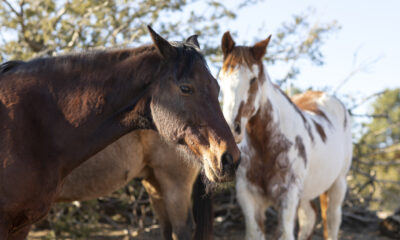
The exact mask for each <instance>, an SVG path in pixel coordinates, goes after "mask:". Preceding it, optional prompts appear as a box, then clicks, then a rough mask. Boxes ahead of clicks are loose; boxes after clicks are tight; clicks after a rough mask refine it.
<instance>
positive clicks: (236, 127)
mask: <svg viewBox="0 0 400 240" xmlns="http://www.w3.org/2000/svg"><path fill="white" fill-rule="evenodd" d="M234 130H235V132H236V133H237V134H240V132H241V131H242V129H240V124H238V123H235V128H234Z"/></svg>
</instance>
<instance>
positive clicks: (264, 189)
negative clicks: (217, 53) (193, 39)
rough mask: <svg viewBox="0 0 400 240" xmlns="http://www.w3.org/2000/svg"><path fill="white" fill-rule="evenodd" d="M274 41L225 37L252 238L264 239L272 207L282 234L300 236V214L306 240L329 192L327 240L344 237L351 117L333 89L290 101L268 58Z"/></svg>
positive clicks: (228, 101)
mask: <svg viewBox="0 0 400 240" xmlns="http://www.w3.org/2000/svg"><path fill="white" fill-rule="evenodd" d="M269 40H270V37H268V38H267V39H265V40H263V41H261V42H258V43H256V44H255V45H254V46H251V47H245V46H236V45H235V42H234V41H233V39H232V37H231V35H230V34H229V32H226V33H225V34H224V36H223V38H222V50H223V54H224V63H223V67H222V70H221V72H220V75H219V77H220V82H221V88H222V94H223V97H222V100H223V113H224V116H225V118H226V119H227V122H228V124H229V125H230V127H231V130H232V131H233V133H234V137H235V140H236V141H237V142H238V143H240V144H239V148H240V149H241V151H242V158H243V159H242V162H241V164H240V165H239V168H238V170H237V172H236V175H237V180H236V189H237V198H238V202H239V204H240V206H241V207H242V210H243V212H244V214H245V219H246V239H264V238H265V229H264V220H265V214H264V213H265V210H266V209H267V207H269V206H275V207H276V208H277V209H278V211H279V214H278V228H277V233H276V238H278V239H294V233H293V229H294V224H295V218H296V212H297V214H298V217H299V226H300V229H299V235H298V239H307V238H308V237H310V235H311V234H312V230H313V226H314V223H315V219H316V216H315V212H314V210H313V208H312V206H311V203H310V201H311V200H312V199H314V198H316V197H318V196H319V195H321V194H325V193H326V194H327V200H328V209H327V223H328V229H327V230H328V233H327V234H328V236H326V237H327V238H328V239H337V238H338V231H339V226H340V222H341V204H342V202H343V199H344V197H345V193H346V188H347V185H346V174H347V172H348V170H349V168H350V164H351V158H352V141H351V139H352V138H351V131H350V127H351V124H350V116H349V114H348V112H347V110H346V109H345V107H344V105H343V104H342V103H341V102H340V101H339V100H338V99H337V98H335V97H333V96H329V95H328V94H326V93H323V92H315V91H307V92H305V93H303V94H301V95H298V96H295V97H293V98H292V99H290V98H288V97H287V95H286V94H285V93H284V92H283V91H281V90H280V89H279V88H278V87H277V86H275V85H274V84H273V83H272V82H271V80H270V78H269V76H268V73H267V70H266V69H265V67H264V65H263V62H262V58H263V56H264V55H265V53H266V48H267V45H268V43H269ZM323 199H325V198H323ZM324 202H325V201H324ZM322 206H326V205H324V204H322ZM323 215H324V214H323Z"/></svg>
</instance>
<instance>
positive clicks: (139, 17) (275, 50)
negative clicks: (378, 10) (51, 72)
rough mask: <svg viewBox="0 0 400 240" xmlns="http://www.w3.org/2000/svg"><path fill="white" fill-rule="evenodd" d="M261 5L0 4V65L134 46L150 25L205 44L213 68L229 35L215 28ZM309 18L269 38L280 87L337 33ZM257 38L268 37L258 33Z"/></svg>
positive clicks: (170, 0) (9, 0) (297, 18)
mask: <svg viewBox="0 0 400 240" xmlns="http://www.w3.org/2000/svg"><path fill="white" fill-rule="evenodd" d="M260 1H262V0H252V1H246V0H241V1H239V2H238V3H237V4H236V5H235V4H229V7H228V6H227V5H228V4H226V3H225V2H224V1H222V0H207V1H197V0H167V1H157V0H151V1H148V0H140V1H134V2H132V1H128V0H121V1H115V0H108V1H98V0H88V1H84V2H82V1H79V0H59V1H55V0H30V1H26V0H3V1H2V2H1V3H0V23H1V24H0V41H2V42H0V62H2V61H5V60H12V59H21V60H27V59H30V58H32V57H36V56H41V55H57V54H60V53H64V52H70V51H79V50H87V49H98V48H104V47H124V46H128V45H135V46H137V45H139V44H141V43H144V42H149V40H150V39H149V37H148V34H147V29H146V25H147V24H153V25H154V27H155V29H157V30H158V31H159V32H160V33H161V34H162V35H163V36H166V37H167V38H170V39H177V40H180V39H184V38H185V37H188V36H190V35H192V34H198V35H200V39H207V41H204V42H205V43H204V44H202V50H203V52H204V54H205V55H206V56H207V57H208V59H209V60H210V61H211V62H212V64H214V66H216V67H218V66H220V65H221V64H222V52H221V50H220V47H219V44H220V37H221V36H222V33H223V32H224V31H226V30H229V29H222V27H221V26H220V25H219V22H221V21H223V20H233V19H235V18H236V14H235V12H236V11H239V10H240V9H241V8H245V7H246V6H249V5H252V4H256V3H258V2H260ZM310 15H312V13H311V12H310V11H307V12H304V13H301V14H297V15H294V16H293V19H292V20H291V21H288V22H285V23H283V24H282V27H281V28H279V29H278V30H277V32H274V33H273V35H274V38H273V39H272V42H271V44H270V46H269V50H268V52H269V54H268V56H267V57H266V59H265V60H267V61H268V62H269V63H270V64H276V63H279V62H283V63H285V64H288V65H290V66H291V68H290V70H289V71H288V73H287V74H286V77H284V78H283V79H280V80H279V81H278V83H279V84H280V85H281V84H283V83H285V81H286V80H287V79H294V78H296V76H297V74H298V73H299V71H300V69H299V68H298V67H297V64H298V62H299V61H300V60H305V61H311V62H312V63H314V64H317V65H322V64H323V55H322V53H321V51H320V47H321V46H322V45H323V43H324V40H326V38H327V36H328V35H329V34H330V33H332V32H333V31H336V30H338V29H339V28H340V27H339V26H338V24H337V23H336V22H335V21H332V22H330V23H314V24H313V23H311V22H310V19H309V17H310ZM260 32H262V35H266V34H267V33H268V32H267V31H266V30H265V29H262V28H261V29H260ZM233 34H234V35H235V34H236V33H233ZM260 35H261V34H260ZM258 40H259V39H258Z"/></svg>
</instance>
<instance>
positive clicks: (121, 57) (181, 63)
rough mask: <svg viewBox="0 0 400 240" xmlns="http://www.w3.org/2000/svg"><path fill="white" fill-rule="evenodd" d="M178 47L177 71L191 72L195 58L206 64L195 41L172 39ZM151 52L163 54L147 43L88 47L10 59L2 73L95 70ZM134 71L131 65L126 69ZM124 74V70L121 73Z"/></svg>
mask: <svg viewBox="0 0 400 240" xmlns="http://www.w3.org/2000/svg"><path fill="white" fill-rule="evenodd" d="M171 44H172V45H173V46H174V47H175V48H176V49H177V52H178V57H177V59H176V60H177V61H176V63H177V65H176V68H177V74H178V76H180V77H182V76H185V75H187V74H188V73H189V72H190V71H191V69H192V66H193V64H194V62H195V61H197V60H201V61H202V62H203V63H204V64H205V65H206V61H205V60H204V57H203V56H202V55H201V54H200V53H199V52H198V51H197V50H196V49H195V48H194V47H193V46H192V45H191V44H187V43H184V42H171ZM141 55H151V56H153V57H154V58H160V57H161V56H160V55H159V53H158V51H157V49H156V47H155V46H154V45H144V46H141V47H137V48H128V49H108V50H98V51H88V52H82V53H75V54H66V55H60V56H55V57H39V58H34V59H32V60H29V61H26V62H24V61H18V60H16V61H9V62H5V63H3V64H1V65H0V76H1V75H2V74H5V73H8V74H12V73H39V72H54V71H60V70H61V71H64V72H70V71H74V72H77V71H81V72H91V71H94V70H96V69H105V68H106V69H107V68H109V67H110V66H112V65H114V64H116V63H118V62H121V61H130V59H131V57H132V56H136V57H138V56H141ZM126 70H127V71H130V69H126ZM120 74H121V75H124V73H123V72H121V73H120Z"/></svg>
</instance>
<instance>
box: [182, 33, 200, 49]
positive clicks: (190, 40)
mask: <svg viewBox="0 0 400 240" xmlns="http://www.w3.org/2000/svg"><path fill="white" fill-rule="evenodd" d="M197 37H198V36H197V35H196V34H195V35H192V36H190V37H188V38H187V39H186V41H185V42H187V43H190V44H193V45H195V46H196V47H197V48H198V49H200V44H199V41H197Z"/></svg>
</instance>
